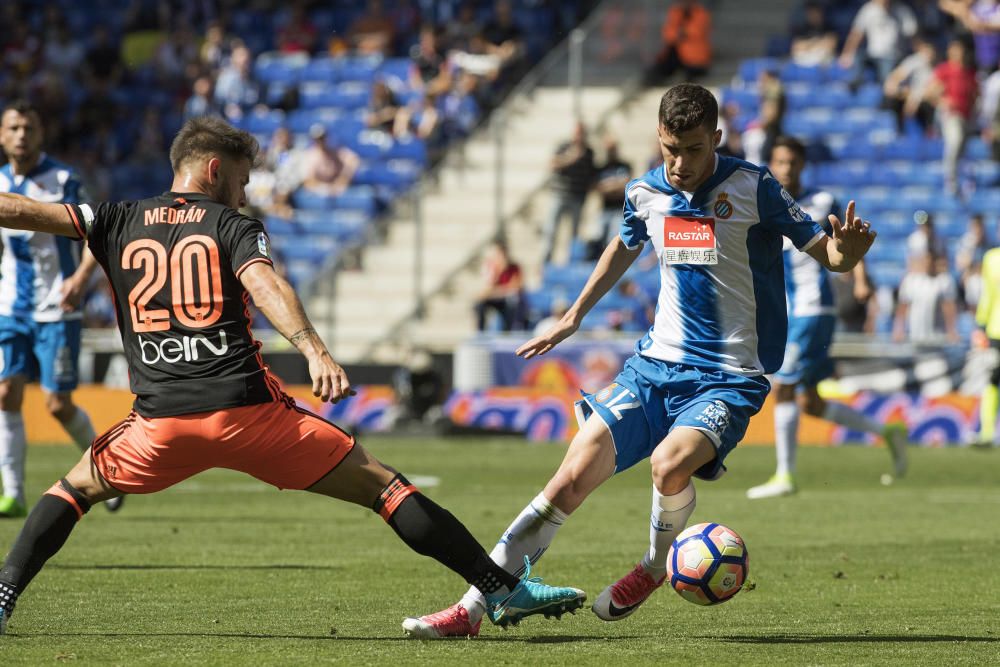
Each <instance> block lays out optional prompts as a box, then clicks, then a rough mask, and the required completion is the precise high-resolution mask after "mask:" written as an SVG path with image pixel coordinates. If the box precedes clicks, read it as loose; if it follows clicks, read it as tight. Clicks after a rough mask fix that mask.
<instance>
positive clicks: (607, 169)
mask: <svg viewBox="0 0 1000 667" xmlns="http://www.w3.org/2000/svg"><path fill="white" fill-rule="evenodd" d="M630 180H632V167H631V165H629V163H628V162H625V161H624V160H622V159H621V157H620V156H619V155H618V140H617V139H615V138H614V137H607V138H606V139H605V140H604V164H602V165H601V166H600V167H599V168H598V170H597V178H596V180H595V183H594V189H595V190H596V191H597V194H598V195H599V196H600V198H601V214H600V228H601V232H600V236H598V237H597V239H595V242H594V243H593V244H592V245H593V246H595V248H594V250H595V251H596V252H591V253H590V254H591V255H592V259H597V257H598V256H600V254H601V253H602V252H603V251H604V248H606V247H607V245H608V244H609V243H611V239H612V238H614V237H615V236H617V235H618V231H619V229H620V228H621V221H622V208H623V207H624V206H625V186H626V185H628V182H629V181H630Z"/></svg>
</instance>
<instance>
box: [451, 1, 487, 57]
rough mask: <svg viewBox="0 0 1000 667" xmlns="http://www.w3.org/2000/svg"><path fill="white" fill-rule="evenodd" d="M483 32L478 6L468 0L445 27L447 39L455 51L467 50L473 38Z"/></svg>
mask: <svg viewBox="0 0 1000 667" xmlns="http://www.w3.org/2000/svg"><path fill="white" fill-rule="evenodd" d="M482 31H483V27H482V26H481V25H479V21H478V20H477V19H476V6H475V5H474V4H473V3H472V2H469V1H468V0H467V1H466V2H463V3H462V4H460V5H459V6H458V11H457V12H456V15H455V18H454V19H453V20H452V21H449V22H448V25H447V26H446V27H445V38H446V41H447V42H448V44H450V45H451V47H452V48H453V49H459V50H465V49H468V48H469V42H470V41H471V40H472V38H473V37H475V36H476V35H478V34H480V33H481V32H482Z"/></svg>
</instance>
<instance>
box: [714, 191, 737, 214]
mask: <svg viewBox="0 0 1000 667" xmlns="http://www.w3.org/2000/svg"><path fill="white" fill-rule="evenodd" d="M712 211H713V212H714V213H715V217H717V218H722V219H723V220H728V219H729V218H730V217H732V215H733V205H732V204H731V203H730V202H729V194H728V193H725V192H720V193H719V196H718V198H716V200H715V206H714V207H713V208H712Z"/></svg>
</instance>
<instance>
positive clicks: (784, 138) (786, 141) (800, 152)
mask: <svg viewBox="0 0 1000 667" xmlns="http://www.w3.org/2000/svg"><path fill="white" fill-rule="evenodd" d="M775 148H787V149H788V150H790V151H792V152H793V153H795V156H796V157H798V158H799V159H800V160H802V161H803V162H805V160H806V145H805V144H804V143H802V142H801V141H799V140H798V139H796V138H795V137H791V136H789V135H787V134H782V135H779V136H778V137H777V138H776V139H775V140H774V144H772V145H771V151H772V152H773V151H774V149H775Z"/></svg>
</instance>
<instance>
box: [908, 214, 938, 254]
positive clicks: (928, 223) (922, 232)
mask: <svg viewBox="0 0 1000 667" xmlns="http://www.w3.org/2000/svg"><path fill="white" fill-rule="evenodd" d="M913 222H914V223H916V225H917V228H916V229H914V230H913V231H912V232H910V235H909V236H907V237H906V256H907V259H910V258H913V257H919V256H920V255H944V253H945V243H944V239H942V238H941V237H940V236H938V235H937V232H936V231H935V229H934V218H933V216H931V214H930V213H928V212H927V211H916V212H915V213H914V214H913Z"/></svg>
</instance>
